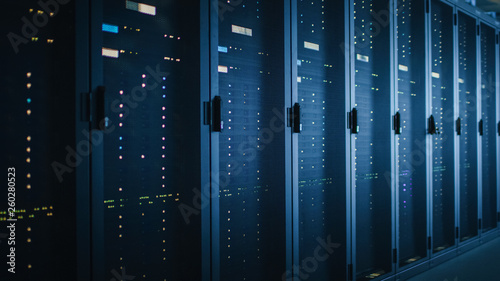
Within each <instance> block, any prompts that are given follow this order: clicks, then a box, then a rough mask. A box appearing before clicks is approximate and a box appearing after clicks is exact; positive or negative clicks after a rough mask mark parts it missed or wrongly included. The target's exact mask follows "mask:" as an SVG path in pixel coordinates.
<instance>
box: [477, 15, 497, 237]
mask: <svg viewBox="0 0 500 281" xmlns="http://www.w3.org/2000/svg"><path fill="white" fill-rule="evenodd" d="M495 35H496V34H495V29H494V28H492V27H490V26H488V25H485V24H481V50H480V51H481V119H482V120H483V135H482V136H481V145H482V174H481V175H480V176H482V187H483V189H482V194H483V197H482V203H483V205H482V207H483V212H482V214H483V215H482V222H483V223H482V224H483V231H488V230H490V229H492V228H495V227H496V226H497V217H496V216H497V173H496V170H497V166H496V165H497V164H496V157H497V149H496V140H497V124H496V104H497V99H496V83H495V81H496V77H497V73H496V65H495V62H496V61H497V59H496V43H495Z"/></svg>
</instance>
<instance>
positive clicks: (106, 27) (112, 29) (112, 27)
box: [102, 23, 118, 33]
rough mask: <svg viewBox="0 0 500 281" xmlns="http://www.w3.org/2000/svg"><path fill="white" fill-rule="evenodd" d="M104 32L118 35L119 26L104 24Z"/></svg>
mask: <svg viewBox="0 0 500 281" xmlns="http://www.w3.org/2000/svg"><path fill="white" fill-rule="evenodd" d="M102 31H106V32H111V33H118V26H116V25H111V24H106V23H103V24H102Z"/></svg>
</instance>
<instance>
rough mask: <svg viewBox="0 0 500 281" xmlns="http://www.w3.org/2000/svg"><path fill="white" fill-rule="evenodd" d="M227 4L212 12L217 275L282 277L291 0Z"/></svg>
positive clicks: (286, 261)
mask: <svg viewBox="0 0 500 281" xmlns="http://www.w3.org/2000/svg"><path fill="white" fill-rule="evenodd" d="M221 4H222V3H220V2H218V1H214V2H213V5H212V8H214V9H215V11H213V12H212V14H211V16H212V20H211V23H212V26H211V32H212V34H211V37H212V40H213V43H212V44H213V45H212V48H213V49H212V61H211V64H212V68H211V69H212V71H213V72H212V75H213V78H212V92H211V98H212V113H213V115H214V116H213V120H212V131H213V133H212V140H211V141H212V177H215V178H216V179H215V181H213V185H212V188H213V189H214V193H215V194H217V195H216V196H217V198H216V199H215V200H214V201H212V206H213V209H212V227H213V232H212V238H213V239H214V240H213V241H214V243H213V244H212V247H213V252H214V255H213V257H212V259H213V266H214V267H213V275H212V278H213V280H248V279H254V280H259V279H264V278H276V279H278V278H281V276H282V275H284V274H289V273H290V272H291V270H292V268H291V258H290V254H291V244H290V242H291V236H290V233H291V229H289V226H291V209H290V208H289V207H290V204H291V202H290V201H291V199H292V198H291V190H289V189H287V187H289V186H290V175H291V168H290V167H291V166H290V162H289V161H286V162H285V159H290V152H291V150H290V149H289V146H290V135H289V133H290V132H291V131H290V129H289V128H288V127H287V126H286V125H287V121H286V120H285V116H286V114H285V107H286V105H287V104H289V103H290V96H289V93H290V92H289V89H290V88H289V87H290V86H291V83H290V78H286V76H287V74H288V73H289V72H287V73H285V69H287V70H288V71H290V65H289V52H290V51H286V50H285V46H289V44H290V42H289V40H290V39H289V38H290V35H289V34H288V32H286V31H289V30H290V29H289V28H290V23H289V20H290V3H288V2H284V1H272V2H270V1H267V2H262V1H250V2H244V3H243V2H242V1H234V2H232V1H229V2H228V3H227V4H229V6H228V7H230V8H231V9H230V10H224V9H220V5H221ZM223 5H225V3H224V4H223ZM223 11H224V13H222V12H223ZM285 30H286V31H285ZM285 34H287V35H285ZM285 42H287V44H285ZM215 69H217V71H216V72H215ZM285 81H287V82H288V83H285ZM214 193H213V194H214ZM287 207H288V209H287ZM287 237H289V238H287Z"/></svg>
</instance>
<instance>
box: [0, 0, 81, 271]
mask: <svg viewBox="0 0 500 281" xmlns="http://www.w3.org/2000/svg"><path fill="white" fill-rule="evenodd" d="M3 5H4V11H5V13H4V15H3V20H2V23H3V24H2V27H0V29H1V34H2V40H1V43H0V46H1V50H2V63H1V65H2V66H1V67H2V75H1V78H0V84H1V87H0V89H1V92H2V98H3V100H2V102H1V103H0V116H1V120H2V123H3V124H2V148H1V153H0V154H1V160H0V163H1V165H0V166H1V172H2V191H1V192H0V196H1V205H0V206H1V207H0V252H1V253H2V255H1V257H0V261H1V264H2V266H1V271H0V279H1V280H14V281H15V280H67V279H72V280H76V279H77V276H78V273H80V274H82V272H81V271H80V269H79V268H78V267H77V262H76V258H77V257H76V250H77V237H78V236H77V222H76V214H77V201H76V194H77V192H76V188H75V187H76V181H77V172H76V169H78V170H84V166H85V162H84V161H83V160H82V156H81V154H80V153H88V145H87V144H86V142H85V141H83V142H82V143H81V145H82V146H81V147H77V139H76V133H75V132H76V130H77V127H76V124H77V119H76V114H75V103H76V94H75V89H76V87H77V81H76V78H75V75H74V73H75V69H76V60H77V58H76V55H75V40H76V38H75V30H76V23H75V19H74V18H75V13H76V4H75V2H74V1H57V2H56V1H8V2H4V3H3ZM76 151H78V154H77V152H76ZM82 224H83V222H82Z"/></svg>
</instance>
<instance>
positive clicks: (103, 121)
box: [95, 86, 108, 131]
mask: <svg viewBox="0 0 500 281" xmlns="http://www.w3.org/2000/svg"><path fill="white" fill-rule="evenodd" d="M95 108H96V111H95V117H96V119H95V122H96V123H95V124H96V126H95V127H96V128H97V130H100V131H103V130H105V129H106V127H108V118H107V117H106V87H104V86H99V87H97V90H96V92H95Z"/></svg>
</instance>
